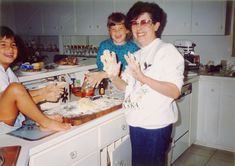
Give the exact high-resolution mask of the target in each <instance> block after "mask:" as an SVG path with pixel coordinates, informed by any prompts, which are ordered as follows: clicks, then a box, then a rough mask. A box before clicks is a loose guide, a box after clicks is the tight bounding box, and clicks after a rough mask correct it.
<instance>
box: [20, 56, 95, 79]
mask: <svg viewBox="0 0 235 166" xmlns="http://www.w3.org/2000/svg"><path fill="white" fill-rule="evenodd" d="M95 68H97V66H96V58H80V57H79V66H78V67H72V68H68V69H53V70H48V71H47V72H43V73H39V74H33V75H27V76H26V75H21V74H20V73H17V76H18V78H19V80H20V82H26V81H31V80H35V79H41V78H45V77H52V76H56V75H61V74H66V73H74V72H79V71H86V70H89V69H95Z"/></svg>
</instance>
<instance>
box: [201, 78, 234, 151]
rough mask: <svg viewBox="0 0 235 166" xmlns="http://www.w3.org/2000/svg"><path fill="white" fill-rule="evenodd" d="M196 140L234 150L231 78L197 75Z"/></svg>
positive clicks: (232, 82) (202, 143)
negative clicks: (198, 79)
mask: <svg viewBox="0 0 235 166" xmlns="http://www.w3.org/2000/svg"><path fill="white" fill-rule="evenodd" d="M198 99H199V101H198V117H197V118H198V122H197V124H198V126H197V143H198V144H200V145H204V146H209V147H214V148H218V149H224V150H229V151H233V152H235V143H234V140H235V121H234V118H235V109H234V107H235V102H234V101H235V79H234V78H226V77H224V78H223V77H201V76H200V81H199V98H198Z"/></svg>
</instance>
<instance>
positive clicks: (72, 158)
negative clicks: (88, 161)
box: [29, 129, 98, 166]
mask: <svg viewBox="0 0 235 166" xmlns="http://www.w3.org/2000/svg"><path fill="white" fill-rule="evenodd" d="M97 150H98V130H97V129H93V130H90V131H87V132H85V133H82V134H80V135H78V136H74V137H72V138H70V139H68V140H65V141H63V142H62V143H59V144H57V145H55V146H53V147H51V148H48V149H46V150H44V151H42V152H40V153H38V154H35V155H32V156H31V157H30V162H29V165H33V166H41V165H48V164H49V163H50V165H59V166H68V165H71V164H73V163H74V162H76V161H78V160H80V159H82V158H83V157H85V156H87V155H88V154H90V153H92V152H94V151H97Z"/></svg>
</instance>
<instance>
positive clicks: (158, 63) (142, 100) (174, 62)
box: [123, 38, 184, 129]
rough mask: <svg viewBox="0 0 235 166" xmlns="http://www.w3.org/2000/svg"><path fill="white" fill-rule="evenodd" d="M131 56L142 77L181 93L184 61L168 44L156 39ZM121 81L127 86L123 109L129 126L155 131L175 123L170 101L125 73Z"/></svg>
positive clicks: (171, 100)
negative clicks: (137, 63) (168, 83)
mask: <svg viewBox="0 0 235 166" xmlns="http://www.w3.org/2000/svg"><path fill="white" fill-rule="evenodd" d="M134 56H135V57H136V59H137V61H138V62H139V63H140V66H141V70H142V72H143V73H144V74H145V75H147V76H149V77H151V78H153V79H155V80H159V81H166V82H170V83H173V84H175V85H176V86H177V87H178V88H179V90H181V87H182V85H183V78H184V76H183V72H184V59H183V57H182V55H181V54H180V53H179V52H178V50H177V49H176V48H175V47H174V46H173V45H172V44H169V43H164V42H163V41H161V40H160V39H159V38H157V39H155V40H154V41H153V42H152V43H150V44H149V45H148V46H146V47H144V48H141V49H140V50H139V51H137V52H136V53H135V54H134ZM123 78H124V80H126V81H127V83H128V86H127V87H126V93H125V100H124V103H123V106H124V108H125V110H126V119H127V123H128V124H129V125H131V126H134V127H142V128H146V129H157V128H162V127H166V126H168V125H169V124H172V123H175V122H176V121H177V119H178V110H177V106H176V103H175V101H174V99H173V98H170V97H167V96H164V95H162V94H160V93H158V92H157V91H155V90H153V89H152V88H150V87H149V86H148V85H146V84H144V85H142V86H141V84H140V82H138V81H136V80H135V79H134V78H133V77H132V76H130V75H129V74H128V72H127V71H125V72H124V74H123Z"/></svg>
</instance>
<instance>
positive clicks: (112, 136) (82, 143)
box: [29, 114, 131, 166]
mask: <svg viewBox="0 0 235 166" xmlns="http://www.w3.org/2000/svg"><path fill="white" fill-rule="evenodd" d="M128 133H129V127H128V125H127V123H126V120H125V116H124V115H123V114H121V115H118V116H116V117H113V118H110V119H109V120H106V121H104V122H102V123H100V124H99V125H94V127H91V128H90V129H89V130H87V131H85V132H82V133H79V134H77V135H76V136H73V137H71V138H69V139H66V140H64V141H61V143H58V144H56V145H53V146H50V147H49V148H45V150H42V151H39V152H37V153H36V152H34V154H33V155H31V156H30V159H29V166H42V165H56V166H107V165H110V166H119V165H126V166H131V145H130V138H129V135H128ZM45 144H46V143H45ZM38 149H40V148H38ZM33 151H35V150H33Z"/></svg>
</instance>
